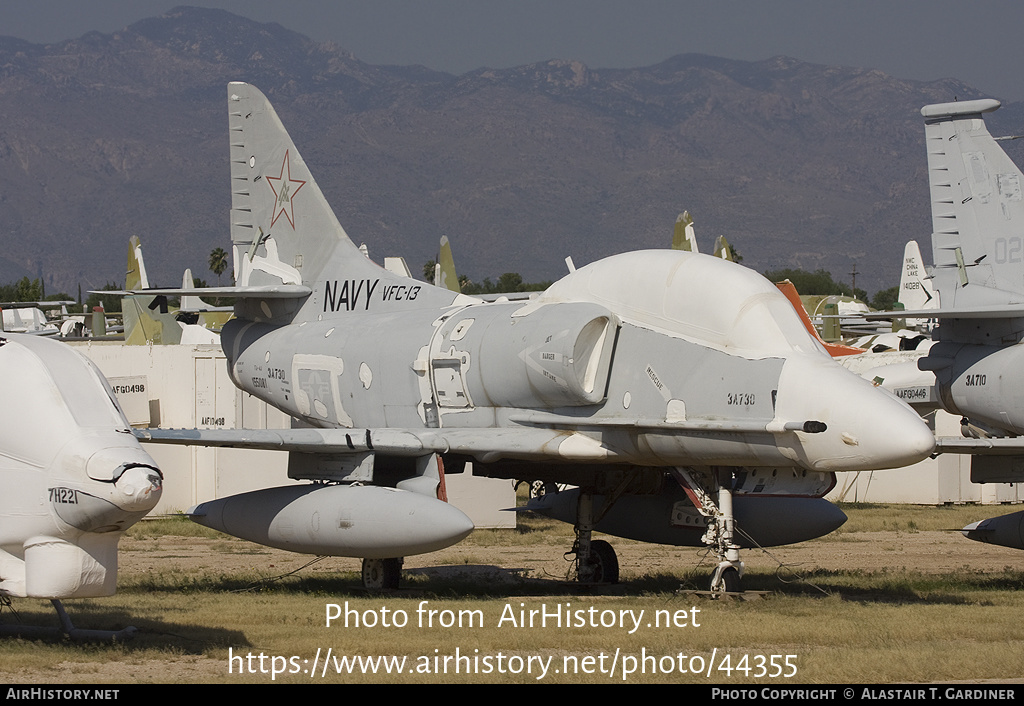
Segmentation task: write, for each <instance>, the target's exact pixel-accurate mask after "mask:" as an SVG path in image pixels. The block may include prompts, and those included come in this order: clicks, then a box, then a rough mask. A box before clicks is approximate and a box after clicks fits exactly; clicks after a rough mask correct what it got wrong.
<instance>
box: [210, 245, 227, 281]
mask: <svg viewBox="0 0 1024 706" xmlns="http://www.w3.org/2000/svg"><path fill="white" fill-rule="evenodd" d="M227 268H228V254H227V253H226V252H224V248H214V249H213V252H211V253H210V271H211V272H213V274H215V275H217V284H218V285H219V284H220V276H221V275H222V274H223V273H224V270H226V269H227Z"/></svg>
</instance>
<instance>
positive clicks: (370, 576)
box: [363, 557, 405, 591]
mask: <svg viewBox="0 0 1024 706" xmlns="http://www.w3.org/2000/svg"><path fill="white" fill-rule="evenodd" d="M404 562H405V560H404V559H403V558H402V557H399V558H397V559H363V588H365V589H367V590H370V591H382V590H391V589H396V588H398V582H399V581H400V580H401V578H402V564H403V563H404Z"/></svg>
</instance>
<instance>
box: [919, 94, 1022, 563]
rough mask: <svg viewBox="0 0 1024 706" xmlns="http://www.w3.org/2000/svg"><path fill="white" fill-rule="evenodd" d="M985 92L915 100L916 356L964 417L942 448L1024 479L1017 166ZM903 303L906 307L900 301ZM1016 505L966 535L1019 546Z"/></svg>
mask: <svg viewBox="0 0 1024 706" xmlns="http://www.w3.org/2000/svg"><path fill="white" fill-rule="evenodd" d="M999 105H1000V104H999V102H998V101H995V100H991V99H987V100H974V101H962V102H954V103H941V104H937V105H928V106H925V107H924V108H922V109H921V114H922V115H923V116H924V119H925V142H926V146H927V149H928V174H929V185H930V189H931V202H932V229H933V233H932V257H933V261H934V263H935V264H934V266H933V267H932V269H931V272H930V275H929V281H930V283H931V285H932V286H934V292H935V293H936V294H937V295H938V303H939V306H938V307H937V308H926V307H921V308H920V309H919V310H917V311H907V312H906V316H908V317H913V316H920V317H922V318H930V319H936V320H938V322H939V325H938V327H937V328H936V329H935V330H934V331H933V333H932V337H933V339H934V340H935V343H934V344H933V345H932V347H931V348H930V349H929V351H928V355H927V356H926V357H924V358H922V359H921V360H920V362H919V364H918V365H919V367H920V368H921V369H922V370H928V371H933V372H934V373H935V378H936V387H937V389H938V396H939V400H940V401H941V403H942V406H943V407H944V408H945V409H946V410H947V411H948V412H950V413H952V414H959V415H961V416H962V417H963V423H962V428H963V430H964V433H965V434H966V435H969V436H972V437H977V438H940V439H938V442H937V449H938V450H939V451H943V452H954V453H971V454H976V455H975V456H974V457H973V458H972V459H971V480H972V481H973V482H975V483H1019V482H1021V481H1024V440H1022V439H1021V435H1022V434H1024V343H1022V341H1024V174H1022V173H1021V171H1020V169H1018V167H1017V165H1015V164H1014V163H1013V162H1012V161H1011V160H1010V158H1009V157H1008V156H1007V155H1006V152H1004V151H1003V149H1002V148H1001V147H1000V146H999V144H998V142H997V141H996V139H994V138H993V137H992V136H991V135H990V134H989V132H988V129H987V128H986V127H985V121H984V118H983V115H984V114H985V113H989V112H991V111H994V110H996V109H998V108H999ZM908 308H909V307H908ZM1022 528H1024V513H1015V514H1012V515H1007V516H1004V517H996V518H992V519H989V520H984V521H982V522H978V523H974V524H972V525H969V526H968V527H965V528H964V534H965V535H966V536H968V537H969V538H971V539H976V540H979V541H984V542H991V543H994V544H1000V545H1004V546H1008V547H1015V548H1018V549H1024V529H1022Z"/></svg>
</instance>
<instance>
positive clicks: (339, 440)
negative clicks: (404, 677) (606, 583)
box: [134, 428, 610, 462]
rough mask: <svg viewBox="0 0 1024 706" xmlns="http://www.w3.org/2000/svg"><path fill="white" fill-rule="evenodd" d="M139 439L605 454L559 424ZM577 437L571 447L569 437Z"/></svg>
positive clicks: (482, 453) (330, 449)
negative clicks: (503, 427)
mask: <svg viewBox="0 0 1024 706" xmlns="http://www.w3.org/2000/svg"><path fill="white" fill-rule="evenodd" d="M134 434H135V436H136V438H138V439H139V440H140V441H148V442H153V443H160V444H177V445H185V446H220V447H230V448H248V449H267V450H276V451H301V452H304V453H366V452H368V451H373V452H377V453H383V454H388V455H393V456H423V455H425V454H430V453H458V454H466V455H469V456H473V457H474V458H476V459H477V460H479V461H483V462H488V461H496V460H499V459H502V458H518V459H544V458H547V459H550V458H551V457H552V456H562V457H563V458H565V459H566V460H595V459H599V458H600V459H604V458H607V457H608V456H609V455H610V454H609V451H608V449H606V448H605V447H603V446H601V444H600V443H599V442H597V441H595V440H593V439H591V438H590V437H585V436H583V435H580V434H575V433H573V432H566V431H561V430H556V429H550V428H548V429H443V430H442V429H137V430H134ZM569 439H573V441H572V443H570V444H569V447H567V448H562V447H563V446H564V445H565V442H566V441H567V440H569Z"/></svg>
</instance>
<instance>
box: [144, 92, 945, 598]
mask: <svg viewBox="0 0 1024 706" xmlns="http://www.w3.org/2000/svg"><path fill="white" fill-rule="evenodd" d="M228 111H229V127H230V161H231V193H232V208H231V238H232V248H233V253H234V258H235V271H236V272H237V273H238V286H237V287H236V288H220V289H218V288H212V289H205V290H202V293H204V294H209V295H211V296H233V297H235V298H236V302H237V303H236V308H235V315H236V318H235V319H234V320H232V321H230V322H228V323H227V324H226V325H225V327H224V329H223V332H222V345H223V348H224V351H225V353H226V356H227V359H228V365H229V370H230V374H231V377H232V379H233V380H234V382H235V384H236V385H238V387H240V388H241V389H243V390H245V391H246V392H249V393H251V394H253V395H255V396H256V397H259V398H260V399H263V400H265V401H267V402H268V403H270V404H272V405H274V406H275V407H278V408H280V409H282V410H284V411H286V412H287V413H288V414H290V415H292V416H293V417H295V418H296V419H298V420H301V421H302V422H303V423H305V424H306V425H308V426H309V427H311V428H302V429H292V430H285V431H269V430H262V431H253V430H237V431H231V430H147V431H145V432H141V433H140V438H144V439H147V440H153V441H163V442H167V443H184V444H207V445H223V446H248V447H251V448H273V449H282V450H287V451H290V452H291V456H290V458H291V460H290V462H289V475H290V476H292V477H293V478H301V479H308V480H310V481H311V483H310V484H308V485H305V486H291V487H282V488H273V489H269V490H263V491H257V492H253V493H245V494H242V495H239V496H233V497H231V498H225V499H221V500H216V501H212V502H209V503H204V504H202V505H200V506H198V507H197V508H194V509H193V510H192V511H191V512H192V516H193V519H195V520H196V521H198V522H200V523H202V524H206V525H209V526H211V527H216V528H217V529H221V530H224V531H226V532H229V533H231V534H234V535H237V536H240V537H243V538H247V539H251V540H253V541H257V542H260V543H263V544H269V545H272V546H276V547H281V548H286V549H292V550H294V551H301V552H311V553H317V554H339V555H344V556H357V557H358V556H362V557H366V558H368V561H364V579H365V580H367V581H369V582H373V581H378V580H383V581H384V582H386V583H388V584H389V585H394V582H395V581H397V570H396V566H397V563H396V562H397V561H398V558H399V557H402V556H405V555H407V554H410V553H415V552H427V551H432V550H434V549H437V548H440V547H442V546H446V545H448V544H452V543H454V542H456V541H458V540H460V539H462V538H463V537H464V536H465V535H466V534H467V533H468V532H469V531H470V525H469V524H468V520H466V519H465V518H464V516H461V513H459V512H458V511H457V510H455V509H454V508H452V507H450V506H448V505H446V504H445V503H443V502H441V501H440V500H439V499H438V498H437V495H438V489H439V487H440V486H441V480H442V479H443V474H444V472H445V471H447V472H449V473H451V472H457V471H458V469H460V467H461V466H462V465H463V464H464V463H465V462H467V461H472V462H473V464H474V473H476V474H482V475H488V476H492V477H501V478H510V479H519V480H528V481H531V482H538V481H539V482H541V483H547V484H548V485H549V487H551V488H552V489H554V488H556V487H557V486H558V485H559V484H571V485H573V486H576V488H575V489H573V490H569V491H564V492H560V493H549V494H547V495H545V496H544V497H543V498H540V499H539V500H537V501H536V502H535V506H537V508H538V509H539V510H542V511H546V512H548V513H549V514H552V515H554V516H557V517H561V518H562V519H565V520H567V521H569V522H572V523H573V524H574V525H575V527H576V530H577V537H578V538H577V541H576V543H575V545H574V547H573V549H572V552H573V553H574V554H575V557H576V564H577V566H576V569H577V577H578V578H579V579H580V580H582V581H614V580H615V579H616V578H617V575H618V568H617V560H616V558H615V554H614V551H612V549H611V547H610V545H608V544H607V542H603V541H592V540H591V533H592V531H593V530H595V529H596V530H599V531H606V532H609V533H613V534H618V535H621V536H627V537H633V538H636V539H641V540H644V541H652V542H663V543H668V544H677V545H692V546H709V547H711V548H712V549H713V551H714V552H715V554H716V555H717V557H718V566H717V568H716V570H715V572H714V577H713V587H714V588H715V590H730V591H732V590H738V589H739V587H740V577H741V573H742V570H743V564H742V562H741V561H740V558H739V550H740V548H742V547H753V546H758V545H771V544H780V543H787V542H796V541H802V540H806V539H811V538H813V537H817V536H821V535H823V534H826V533H828V532H831V531H832V530H834V529H835V528H836V527H838V526H839V525H840V524H841V523H842V522H843V521H844V520H845V516H844V515H843V514H842V512H840V511H839V510H838V509H837V508H835V507H834V506H833V505H831V504H830V503H828V502H827V501H825V500H824V499H823V497H822V496H823V495H824V494H825V492H827V491H828V489H829V488H830V487H831V485H832V484H833V483H834V482H835V481H834V476H833V473H834V472H835V471H850V470H873V469H883V468H898V467H901V466H905V465H908V464H912V463H915V462H917V461H920V460H921V459H923V458H925V457H927V456H928V455H929V454H930V453H931V452H932V450H933V447H934V437H933V435H932V434H931V432H930V431H929V430H928V427H927V426H926V425H925V423H924V422H923V421H922V420H921V419H920V417H919V416H918V415H917V414H915V413H914V412H913V410H912V409H910V408H909V407H908V406H907V405H905V404H904V403H902V402H900V401H899V400H896V399H895V398H893V397H892V396H891V395H889V394H887V393H885V392H884V391H881V390H878V389H875V388H874V387H873V386H872V385H871V384H870V383H869V382H867V381H865V380H863V379H861V378H859V377H857V376H856V375H853V374H851V373H849V372H847V371H846V370H844V369H842V368H841V367H840V366H838V365H836V364H835V363H834V362H833V361H832V360H831V358H830V357H829V356H828V354H827V353H825V352H824V350H823V349H822V348H821V347H820V346H819V344H818V343H817V341H815V340H814V339H813V338H812V337H811V336H810V335H809V334H808V333H807V331H806V330H805V329H804V327H803V325H802V324H801V322H800V320H799V319H798V318H797V315H796V313H795V312H794V311H793V307H792V306H791V305H790V304H789V302H788V301H787V300H786V298H785V297H784V296H783V295H782V294H781V293H780V292H779V291H778V289H776V287H775V286H774V285H773V284H771V283H770V282H768V281H767V280H765V279H764V278H762V277H761V276H760V275H758V274H756V273H755V272H753V271H751V270H749V269H746V268H744V267H741V266H739V265H736V264H734V263H731V262H727V261H725V260H722V259H719V258H714V257H711V256H707V255H700V254H697V253H691V252H684V251H670V250H661V251H641V252H630V253H625V254H622V255H616V256H613V257H610V258H607V259H605V260H601V261H598V262H595V263H592V264H590V265H588V266H586V267H581V268H579V269H577V270H575V271H572V272H570V274H568V275H567V276H566V277H564V278H563V279H561V280H560V281H558V282H556V283H555V284H554V285H552V286H551V287H550V288H549V289H548V290H547V291H546V292H544V293H543V294H541V295H540V296H539V297H537V298H535V299H532V300H530V301H526V302H524V301H515V302H513V301H502V300H499V301H494V302H485V301H483V300H481V299H478V298H475V297H470V296H466V295H462V294H459V293H457V292H452V291H450V290H447V289H442V288H439V287H434V286H430V285H428V284H425V283H423V282H420V281H416V280H413V279H410V278H407V277H403V276H401V275H398V274H395V273H394V272H391V271H388V270H385V269H383V268H381V267H379V266H378V265H376V264H375V263H373V262H372V261H370V260H369V259H368V258H367V257H365V256H364V255H363V254H362V253H361V252H360V251H359V249H358V248H357V247H356V246H355V245H354V244H353V243H352V241H351V240H350V239H349V237H348V235H346V233H345V230H344V229H343V228H342V226H341V225H340V224H339V222H338V221H337V219H336V218H335V215H334V213H333V211H332V210H331V208H330V206H329V205H328V203H327V201H326V199H325V198H324V196H323V194H322V193H321V191H320V189H319V187H318V186H317V184H316V181H315V180H314V179H313V176H312V173H311V172H310V170H309V168H308V167H307V165H306V163H305V161H304V160H303V159H302V157H301V155H300V154H299V152H298V150H297V149H296V148H295V145H294V144H293V143H292V141H291V139H290V138H289V136H288V134H287V132H286V131H285V129H284V127H283V126H282V124H281V122H280V120H279V119H278V117H277V115H276V113H275V112H274V110H273V108H272V107H271V105H270V103H269V101H268V100H267V98H266V97H265V96H264V95H263V94H262V93H261V92H260V91H259V90H257V89H256V88H254V87H253V86H250V85H247V84H243V83H232V84H230V86H229V88H228ZM149 293H151V294H152V293H168V294H172V293H175V294H188V293H192V291H191V290H181V291H178V290H157V291H156V292H152V291H151V292H149ZM195 293H199V291H198V290H196V292H195ZM385 559H390V561H389V562H384V563H381V562H382V561H383V560H385ZM382 577H383V579H382Z"/></svg>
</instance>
